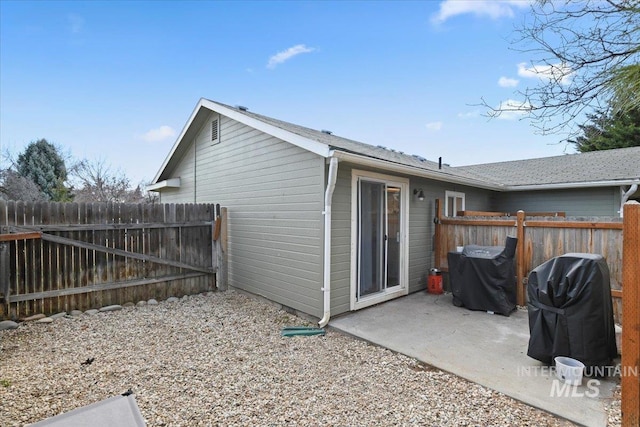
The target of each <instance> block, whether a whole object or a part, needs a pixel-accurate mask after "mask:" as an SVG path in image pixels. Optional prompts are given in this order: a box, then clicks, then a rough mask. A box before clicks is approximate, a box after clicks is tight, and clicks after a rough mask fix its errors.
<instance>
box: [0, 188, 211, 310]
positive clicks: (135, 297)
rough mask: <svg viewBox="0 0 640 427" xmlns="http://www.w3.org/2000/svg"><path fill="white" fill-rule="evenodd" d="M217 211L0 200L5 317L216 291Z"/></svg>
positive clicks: (171, 206)
mask: <svg viewBox="0 0 640 427" xmlns="http://www.w3.org/2000/svg"><path fill="white" fill-rule="evenodd" d="M215 212H216V210H215V206H214V205H213V204H164V205H162V204H116V203H49V202H44V203H42V202H41V203H23V202H11V201H10V202H4V201H0V293H1V297H2V298H3V301H4V304H2V305H1V306H0V318H6V317H24V316H29V315H31V314H34V313H46V314H50V313H56V312H61V311H70V310H73V309H78V310H86V309H89V308H98V307H101V306H105V305H110V304H123V303H125V302H137V301H139V300H147V299H149V298H156V299H164V298H166V297H168V296H182V295H185V294H192V293H197V292H202V291H206V290H213V288H214V287H215V274H214V272H215V265H216V264H215V260H214V257H213V256H212V254H213V244H212V243H213V241H212V238H213V227H214V224H215V219H216V216H215V215H216V214H215Z"/></svg>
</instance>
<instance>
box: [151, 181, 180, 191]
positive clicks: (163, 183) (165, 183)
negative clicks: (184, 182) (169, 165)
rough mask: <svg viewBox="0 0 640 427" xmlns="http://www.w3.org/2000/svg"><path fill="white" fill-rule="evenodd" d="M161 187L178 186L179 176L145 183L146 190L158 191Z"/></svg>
mask: <svg viewBox="0 0 640 427" xmlns="http://www.w3.org/2000/svg"><path fill="white" fill-rule="evenodd" d="M162 188H180V178H171V179H165V180H164V181H160V182H156V183H155V184H151V185H147V187H146V190H147V191H158V190H160V189H162Z"/></svg>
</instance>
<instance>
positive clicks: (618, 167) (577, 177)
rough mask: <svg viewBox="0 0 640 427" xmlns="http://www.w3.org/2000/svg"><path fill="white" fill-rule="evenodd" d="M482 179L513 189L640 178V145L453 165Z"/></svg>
mask: <svg viewBox="0 0 640 427" xmlns="http://www.w3.org/2000/svg"><path fill="white" fill-rule="evenodd" d="M453 169H455V170H456V171H461V172H464V173H466V174H468V175H470V176H475V177H477V178H478V179H490V180H492V181H497V182H499V183H501V184H503V185H505V186H507V187H509V189H510V190H518V189H521V190H522V189H529V188H531V187H538V186H546V187H552V186H556V187H558V186H561V185H563V184H571V186H572V187H576V186H580V184H583V185H585V186H591V185H592V184H594V183H600V184H603V183H611V184H610V185H615V183H616V182H618V181H620V182H622V183H628V182H630V181H640V147H630V148H619V149H614V150H603V151H592V152H588V153H578V154H567V155H564V156H554V157H543V158H538V159H527V160H515V161H510V162H498V163H486V164H480V165H472V166H459V167H456V168H453Z"/></svg>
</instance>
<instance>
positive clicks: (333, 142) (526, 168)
mask: <svg viewBox="0 0 640 427" xmlns="http://www.w3.org/2000/svg"><path fill="white" fill-rule="evenodd" d="M211 111H214V112H217V113H219V114H221V115H223V116H227V117H229V118H231V119H233V120H236V121H238V122H240V123H244V124H246V125H248V126H251V127H253V128H256V129H258V130H261V131H263V132H265V133H267V134H270V135H273V136H275V137H277V138H280V139H282V140H284V141H287V142H289V143H292V144H294V145H297V146H299V147H302V148H304V149H306V150H309V151H311V152H314V153H316V154H318V155H321V156H323V157H329V156H331V155H335V156H337V157H338V158H340V159H342V160H347V161H350V162H353V163H357V164H362V165H368V166H375V167H380V168H382V169H386V170H389V171H394V172H399V173H406V174H409V175H413V176H420V177H425V178H430V179H436V180H440V181H447V182H452V183H458V184H465V185H471V186H476V187H479V188H488V189H492V190H497V191H510V190H516V191H517V190H526V189H544V188H573V187H582V186H602V185H623V184H629V183H631V182H639V181H640V167H638V166H637V165H639V164H640V147H634V148H624V149H618V150H607V151H598V152H592V153H583V154H570V155H565V156H557V157H546V158H540V159H529V160H518V161H511V162H500V163H488V164H481V165H473V166H459V167H450V166H447V165H442V166H441V167H440V165H439V164H438V163H436V162H433V161H430V160H427V159H425V158H423V157H420V156H415V155H410V154H405V153H403V152H401V151H396V150H392V149H389V148H385V147H381V146H373V145H369V144H364V143H362V142H358V141H354V140H351V139H347V138H342V137H339V136H337V135H333V134H331V133H328V132H326V131H322V130H315V129H310V128H307V127H304V126H299V125H295V124H293V123H288V122H284V121H282V120H277V119H274V118H271V117H267V116H263V115H261V114H256V113H253V112H251V111H248V110H247V109H246V108H241V107H231V106H229V105H225V104H222V103H219V102H215V101H211V100H208V99H204V98H202V99H200V101H199V102H198V104H197V105H196V108H195V109H194V111H193V113H192V114H191V117H190V118H189V120H188V121H187V123H186V125H185V127H184V129H183V130H182V132H181V133H180V136H179V137H178V139H177V141H176V143H175V144H174V146H173V148H172V149H171V151H170V153H169V155H168V156H167V158H166V159H165V161H164V163H163V164H162V166H161V168H160V170H159V171H158V173H157V175H156V177H155V178H154V180H153V183H154V185H155V187H157V188H161V187H162V186H163V185H164V181H162V180H167V179H168V178H170V176H169V174H170V171H171V170H172V169H173V167H174V166H175V165H176V164H177V162H179V161H180V158H182V154H183V153H184V152H185V150H186V149H187V148H188V146H189V144H190V142H191V141H192V140H193V138H194V137H195V133H196V132H197V131H198V130H199V128H200V127H201V126H202V125H203V124H204V121H205V120H206V119H207V117H208V116H209V114H210V112H211ZM152 187H153V185H152Z"/></svg>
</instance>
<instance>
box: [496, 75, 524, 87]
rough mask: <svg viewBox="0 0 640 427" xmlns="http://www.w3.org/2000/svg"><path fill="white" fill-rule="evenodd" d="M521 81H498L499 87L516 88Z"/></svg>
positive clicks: (505, 79)
mask: <svg viewBox="0 0 640 427" xmlns="http://www.w3.org/2000/svg"><path fill="white" fill-rule="evenodd" d="M519 82H520V81H519V80H517V79H510V78H509V77H500V78H499V79H498V86H500V87H516V86H518V83H519Z"/></svg>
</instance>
